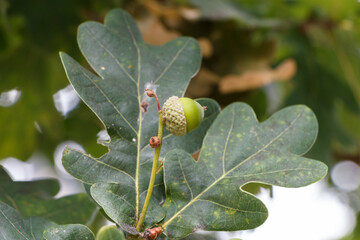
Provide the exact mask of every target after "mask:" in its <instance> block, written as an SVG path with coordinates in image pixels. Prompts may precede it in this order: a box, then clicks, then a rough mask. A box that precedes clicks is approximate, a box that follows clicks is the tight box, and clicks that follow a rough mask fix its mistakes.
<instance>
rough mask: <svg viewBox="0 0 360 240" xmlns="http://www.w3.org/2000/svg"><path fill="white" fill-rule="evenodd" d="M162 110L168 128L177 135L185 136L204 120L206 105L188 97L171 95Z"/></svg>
mask: <svg viewBox="0 0 360 240" xmlns="http://www.w3.org/2000/svg"><path fill="white" fill-rule="evenodd" d="M161 112H162V118H163V122H164V124H165V127H166V129H167V130H168V131H169V132H170V133H172V134H174V135H176V136H184V135H185V133H188V132H190V131H192V130H194V129H195V128H197V127H198V126H199V125H200V123H201V122H202V121H203V120H204V107H202V106H201V105H200V104H199V103H198V102H196V101H194V100H192V99H191V98H187V97H182V98H179V97H177V96H172V97H170V98H169V99H168V100H166V102H165V103H164V105H163V107H162V110H161Z"/></svg>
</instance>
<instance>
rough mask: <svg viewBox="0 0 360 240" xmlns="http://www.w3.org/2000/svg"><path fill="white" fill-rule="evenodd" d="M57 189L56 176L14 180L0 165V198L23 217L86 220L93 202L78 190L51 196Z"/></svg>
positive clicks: (56, 220)
mask: <svg viewBox="0 0 360 240" xmlns="http://www.w3.org/2000/svg"><path fill="white" fill-rule="evenodd" d="M58 191H59V183H58V181H57V180H55V179H46V180H39V181H32V182H13V181H12V179H11V178H10V177H9V176H8V174H7V173H6V171H5V170H4V169H3V168H2V166H0V201H3V202H4V203H6V204H8V205H10V206H12V207H13V208H15V209H16V210H17V211H18V212H19V213H21V215H22V216H23V217H33V216H39V217H43V218H45V219H48V220H51V221H54V222H56V223H58V224H67V223H84V224H85V223H86V222H88V220H89V219H90V218H91V216H92V213H93V212H94V211H95V209H96V205H95V204H94V203H93V202H92V201H91V200H90V199H89V198H88V196H87V194H85V193H81V194H76V195H70V196H66V197H62V198H58V199H54V198H53V197H54V195H55V194H56V193H57V192H58Z"/></svg>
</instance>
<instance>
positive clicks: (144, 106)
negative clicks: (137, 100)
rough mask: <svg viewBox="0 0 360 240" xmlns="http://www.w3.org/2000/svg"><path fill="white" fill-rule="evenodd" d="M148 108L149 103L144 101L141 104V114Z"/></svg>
mask: <svg viewBox="0 0 360 240" xmlns="http://www.w3.org/2000/svg"><path fill="white" fill-rule="evenodd" d="M148 107H149V103H148V102H145V101H143V102H141V109H142V110H143V112H145V113H146V112H147V109H148Z"/></svg>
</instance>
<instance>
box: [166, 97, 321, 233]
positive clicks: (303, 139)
mask: <svg viewBox="0 0 360 240" xmlns="http://www.w3.org/2000/svg"><path fill="white" fill-rule="evenodd" d="M317 128H318V126H317V121H316V118H315V115H314V114H313V112H312V111H311V110H310V109H309V108H307V107H305V106H302V105H298V106H292V107H288V108H285V109H283V110H281V111H279V112H277V113H275V114H274V115H273V116H272V117H270V118H269V119H268V120H267V121H265V122H262V123H259V122H258V121H257V119H256V116H255V114H254V112H253V110H252V109H251V108H250V107H249V106H248V105H246V104H243V103H234V104H232V105H230V106H228V107H227V108H226V109H224V110H223V111H222V112H221V113H220V115H219V116H218V118H217V119H216V120H215V122H214V123H213V125H212V126H211V128H210V129H209V131H208V133H207V135H206V136H205V139H204V142H203V146H202V149H201V152H200V156H199V160H198V161H194V160H193V158H192V157H191V156H190V155H189V154H188V153H186V152H184V151H182V150H173V151H170V152H169V153H168V154H167V155H166V157H165V161H164V181H165V188H166V201H165V203H164V208H165V209H166V217H165V219H164V221H163V223H162V226H163V227H165V234H166V235H167V236H168V237H169V238H181V237H185V236H186V235H188V234H190V233H191V232H193V231H194V230H196V229H203V230H211V231H214V230H216V231H235V230H244V229H251V228H255V227H257V226H259V225H261V224H262V223H263V222H264V221H265V220H266V218H267V215H268V213H267V209H266V207H265V206H264V204H263V203H262V202H261V201H260V200H258V199H257V198H256V197H254V196H253V195H251V194H248V193H246V192H244V191H243V190H242V189H241V186H243V185H245V184H246V183H249V182H260V183H265V184H272V185H277V186H282V187H301V186H306V185H308V184H311V183H313V182H315V181H318V180H320V179H321V178H323V177H324V176H325V175H326V172H327V167H326V165H325V164H323V163H321V162H319V161H315V160H311V159H307V158H304V157H300V155H302V154H304V153H306V152H307V151H308V150H309V148H310V147H311V146H312V145H313V143H314V141H315V139H316V136H317Z"/></svg>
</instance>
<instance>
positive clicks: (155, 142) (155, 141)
mask: <svg viewBox="0 0 360 240" xmlns="http://www.w3.org/2000/svg"><path fill="white" fill-rule="evenodd" d="M149 144H150V146H151V147H152V148H157V147H160V144H161V141H160V139H159V138H158V137H152V138H150V140H149Z"/></svg>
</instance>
